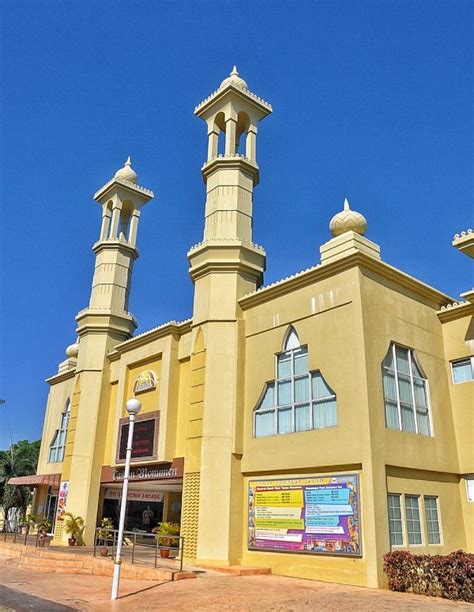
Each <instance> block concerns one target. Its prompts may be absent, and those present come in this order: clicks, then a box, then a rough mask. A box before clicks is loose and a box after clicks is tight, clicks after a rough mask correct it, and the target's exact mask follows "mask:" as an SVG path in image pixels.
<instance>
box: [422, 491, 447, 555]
mask: <svg viewBox="0 0 474 612" xmlns="http://www.w3.org/2000/svg"><path fill="white" fill-rule="evenodd" d="M427 499H434V500H435V503H436V519H437V521H438V532H439V542H438V543H433V544H431V543H430V533H429V531H428V517H427V516H426V500H427ZM423 510H424V517H425V527H426V543H427V545H428V546H443V528H442V526H441V512H440V507H439V497H438V496H437V495H423Z"/></svg>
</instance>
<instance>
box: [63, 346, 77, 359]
mask: <svg viewBox="0 0 474 612" xmlns="http://www.w3.org/2000/svg"><path fill="white" fill-rule="evenodd" d="M78 354H79V343H78V342H74V344H70V345H69V346H68V347H67V349H66V355H67V356H68V357H70V358H71V359H76V357H77V356H78Z"/></svg>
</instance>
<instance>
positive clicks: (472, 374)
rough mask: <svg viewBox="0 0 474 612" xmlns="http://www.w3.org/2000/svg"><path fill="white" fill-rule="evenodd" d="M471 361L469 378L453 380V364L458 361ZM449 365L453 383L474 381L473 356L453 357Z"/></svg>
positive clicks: (460, 383)
mask: <svg viewBox="0 0 474 612" xmlns="http://www.w3.org/2000/svg"><path fill="white" fill-rule="evenodd" d="M469 361H470V363H471V378H468V380H459V381H455V380H454V366H455V365H457V364H458V363H464V362H469ZM450 365H451V380H452V382H453V385H464V384H465V383H470V382H473V381H474V356H468V357H463V358H462V359H454V360H453V361H451V362H450Z"/></svg>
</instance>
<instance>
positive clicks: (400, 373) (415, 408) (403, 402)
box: [382, 344, 431, 436]
mask: <svg viewBox="0 0 474 612" xmlns="http://www.w3.org/2000/svg"><path fill="white" fill-rule="evenodd" d="M382 378H383V394H384V402H385V424H386V426H387V427H388V428H389V429H399V430H400V431H409V432H412V433H417V434H422V435H425V436H430V435H431V426H430V417H429V401H428V381H427V379H426V376H425V375H424V374H423V371H422V370H421V368H420V366H419V364H418V363H417V360H416V356H415V352H414V351H413V349H409V348H404V347H402V346H397V345H396V344H391V345H390V348H389V349H388V352H387V354H386V356H385V359H384V360H383V363H382Z"/></svg>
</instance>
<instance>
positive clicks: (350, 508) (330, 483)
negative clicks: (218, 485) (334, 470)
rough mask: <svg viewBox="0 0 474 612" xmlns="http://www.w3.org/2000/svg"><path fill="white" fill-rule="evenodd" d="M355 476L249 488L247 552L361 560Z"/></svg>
mask: <svg viewBox="0 0 474 612" xmlns="http://www.w3.org/2000/svg"><path fill="white" fill-rule="evenodd" d="M359 515H360V504H359V478H358V475H357V474H344V475H337V476H335V475H327V476H317V477H316V476H314V477H308V478H288V479H274V480H251V481H249V485H248V547H249V549H251V550H271V551H288V552H290V551H294V552H303V553H318V554H321V553H323V554H329V555H338V554H340V555H353V556H360V555H361V554H362V550H361V540H360V516H359Z"/></svg>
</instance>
